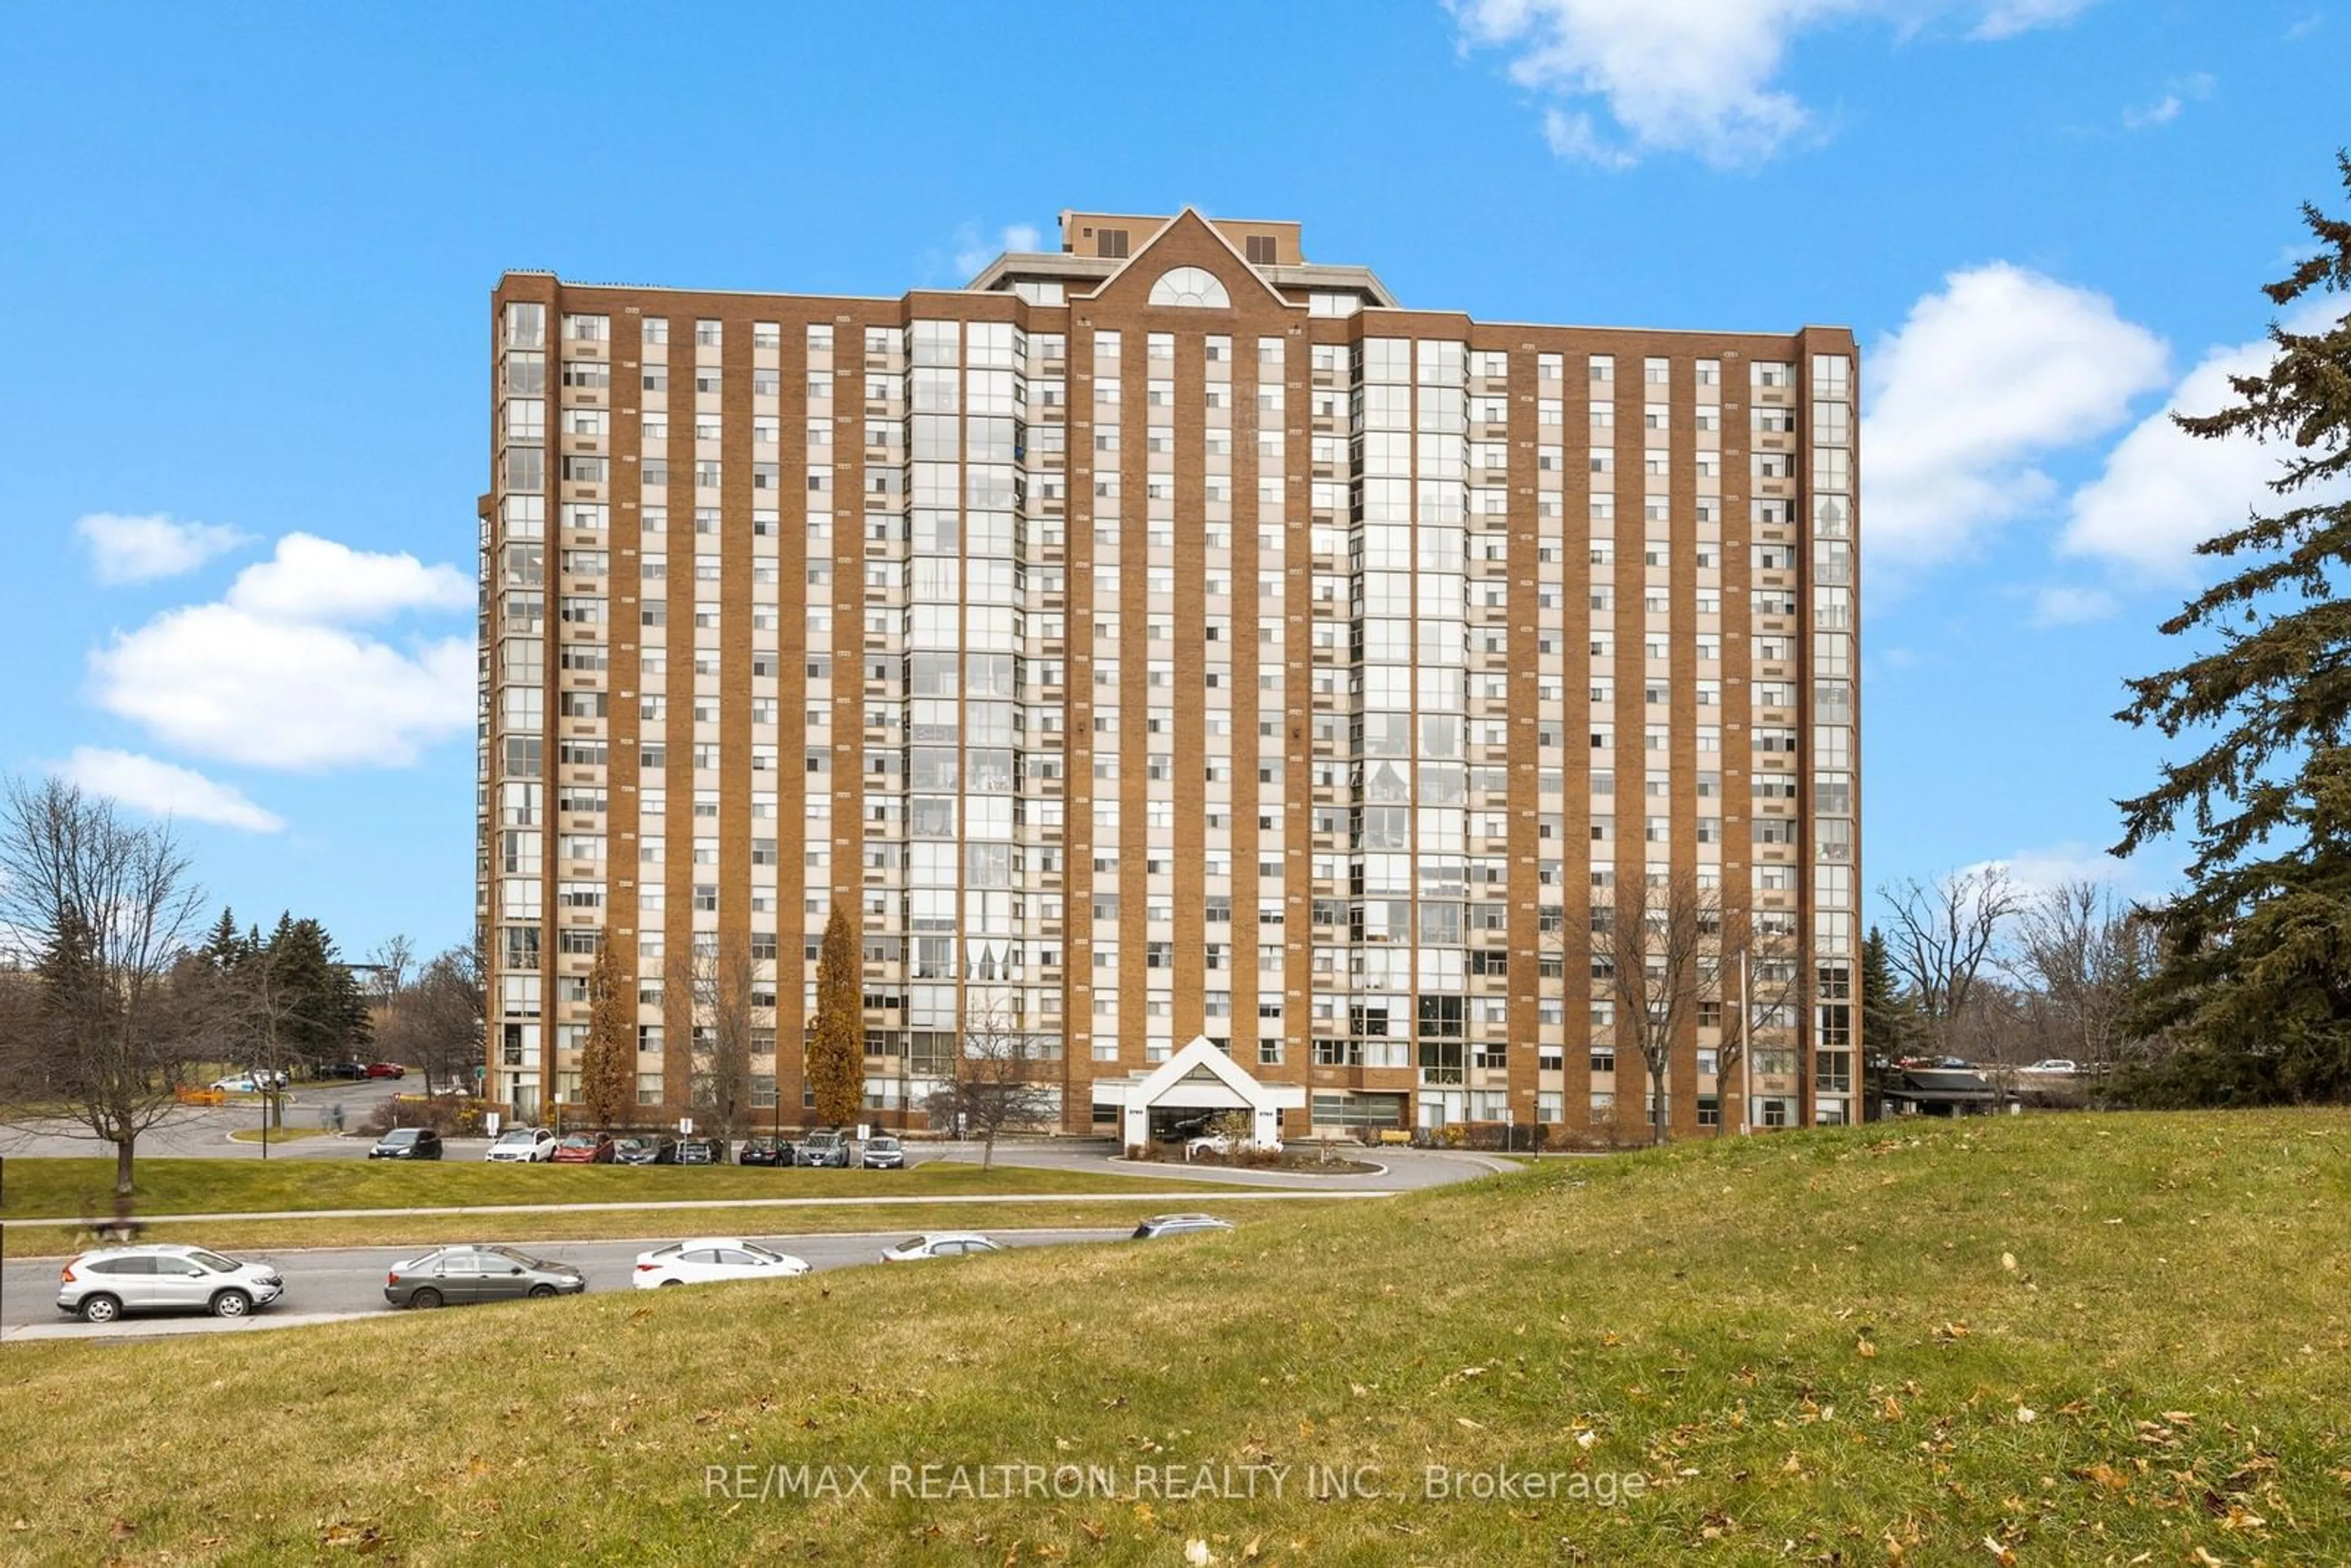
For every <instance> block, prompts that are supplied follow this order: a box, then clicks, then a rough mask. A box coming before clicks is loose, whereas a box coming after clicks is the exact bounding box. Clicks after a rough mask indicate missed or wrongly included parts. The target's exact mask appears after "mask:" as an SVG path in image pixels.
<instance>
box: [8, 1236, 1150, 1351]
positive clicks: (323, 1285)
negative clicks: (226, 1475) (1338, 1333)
mask: <svg viewBox="0 0 2351 1568" xmlns="http://www.w3.org/2000/svg"><path fill="white" fill-rule="evenodd" d="M1129 1229H1130V1228H1128V1227H1121V1228H1115V1229H1088V1230H995V1231H990V1232H989V1233H988V1234H989V1235H990V1236H992V1237H993V1238H994V1239H996V1240H998V1241H999V1242H1002V1243H1003V1244H1005V1245H1006V1246H1009V1247H1050V1246H1058V1245H1062V1244H1066V1243H1070V1242H1079V1241H1096V1242H1103V1241H1114V1240H1117V1239H1120V1238H1122V1237H1124V1236H1126V1235H1127V1234H1128V1231H1129ZM906 1234H907V1232H905V1231H904V1230H892V1231H875V1232H872V1233H867V1234H856V1235H843V1234H833V1235H824V1236H764V1237H753V1238H752V1239H753V1240H756V1241H758V1242H759V1243H760V1244H761V1245H763V1246H766V1247H771V1248H773V1249H776V1250H777V1251H778V1252H788V1253H789V1254H790V1255H792V1256H793V1257H795V1258H803V1259H806V1260H808V1262H809V1264H810V1266H811V1267H812V1268H816V1269H820V1270H823V1269H842V1268H848V1267H851V1266H852V1265H856V1264H863V1263H878V1260H879V1257H880V1254H881V1251H882V1249H883V1248H884V1247H886V1246H889V1245H890V1244H891V1243H893V1242H894V1241H897V1240H899V1239H902V1238H904V1236H905V1235H906ZM677 1239H679V1238H677V1237H674V1236H665V1237H655V1238H646V1239H634V1240H625V1241H511V1242H505V1243H502V1244H501V1245H505V1246H510V1247H516V1248H519V1249H522V1250H524V1251H526V1252H530V1253H533V1254H535V1255H537V1256H538V1257H541V1258H549V1259H553V1260H556V1261H558V1262H563V1263H576V1264H578V1265H579V1266H580V1269H581V1270H584V1271H585V1272H586V1274H587V1276H588V1289H589V1290H590V1291H625V1290H628V1289H630V1288H631V1285H630V1281H631V1278H632V1274H633V1272H634V1269H635V1265H636V1258H637V1254H638V1253H640V1252H643V1251H645V1250H648V1249H651V1248H653V1247H658V1246H663V1245H665V1244H666V1243H668V1242H670V1241H674V1240H677ZM430 1250H432V1249H431V1248H429V1247H423V1246H411V1247H354V1248H337V1249H315V1250H294V1251H287V1252H277V1253H248V1254H246V1256H250V1257H263V1256H266V1257H269V1258H271V1259H272V1260H274V1261H275V1262H276V1263H277V1266H278V1272H279V1273H281V1274H283V1275H284V1276H285V1278H286V1294H285V1295H284V1296H282V1297H280V1298H279V1299H278V1301H277V1305H275V1306H273V1307H271V1308H269V1309H268V1310H267V1311H266V1312H260V1313H257V1314H256V1315H255V1317H254V1318H253V1319H252V1320H251V1321H252V1322H254V1323H255V1324H256V1325H266V1324H267V1323H270V1322H287V1326H295V1325H296V1324H298V1323H301V1322H319V1321H327V1320H328V1319H329V1318H336V1317H349V1316H353V1315H359V1314H365V1313H373V1312H387V1311H389V1310H390V1309H389V1308H388V1307H387V1306H386V1305H385V1304H384V1300H383V1278H384V1275H385V1273H386V1272H387V1271H388V1270H390V1269H391V1268H392V1265H393V1264H394V1263H398V1262H401V1261H403V1260H407V1259H410V1258H414V1257H417V1256H419V1255H421V1254H423V1253H424V1252H428V1251H430ZM933 1266H934V1267H952V1264H945V1263H943V1264H938V1265H933ZM162 1324H170V1325H173V1327H175V1328H176V1329H178V1330H180V1331H181V1332H189V1331H193V1332H204V1333H209V1332H219V1330H220V1329H226V1330H229V1331H232V1332H234V1331H235V1329H237V1328H238V1327H240V1326H241V1325H238V1324H234V1323H224V1324H220V1325H218V1328H217V1329H216V1328H215V1326H214V1320H212V1319H208V1318H195V1317H188V1318H181V1317H173V1318H140V1319H134V1320H131V1321H129V1322H123V1323H120V1324H117V1325H112V1326H110V1327H107V1328H103V1329H99V1328H93V1327H91V1326H89V1325H88V1324H84V1323H79V1322H73V1321H71V1320H68V1318H66V1317H65V1315H64V1314H63V1313H61V1312H58V1311H57V1264H56V1263H55V1262H47V1263H10V1264H7V1265H5V1267H0V1334H5V1337H7V1338H9V1339H19V1338H34V1337H38V1338H45V1339H46V1338H68V1339H81V1338H101V1337H102V1338H124V1337H138V1336H139V1335H140V1334H141V1333H142V1332H144V1333H153V1332H155V1330H156V1328H157V1326H158V1325H162ZM26 1325H35V1326H37V1328H38V1329H39V1330H40V1332H39V1333H37V1334H23V1333H18V1332H16V1331H19V1330H21V1329H23V1328H24V1327H26Z"/></svg>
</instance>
